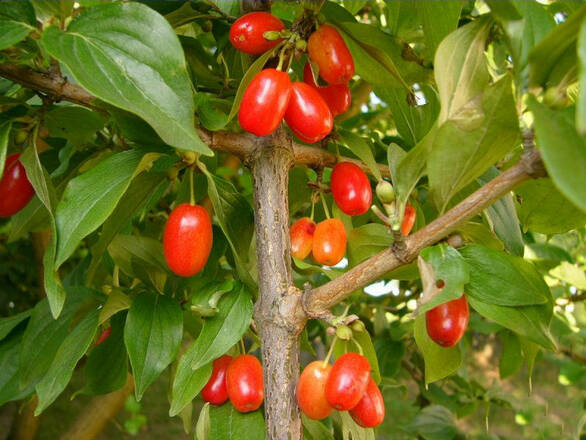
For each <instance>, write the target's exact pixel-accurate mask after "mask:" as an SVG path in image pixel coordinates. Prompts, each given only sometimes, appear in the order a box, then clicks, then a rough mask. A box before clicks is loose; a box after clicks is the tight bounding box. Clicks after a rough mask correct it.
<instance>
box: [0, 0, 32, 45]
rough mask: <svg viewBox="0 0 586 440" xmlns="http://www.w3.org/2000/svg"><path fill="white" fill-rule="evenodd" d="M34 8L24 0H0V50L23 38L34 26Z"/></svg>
mask: <svg viewBox="0 0 586 440" xmlns="http://www.w3.org/2000/svg"><path fill="white" fill-rule="evenodd" d="M35 22H36V18H35V10H34V9H33V7H32V5H31V4H30V2H28V1H26V0H19V1H13V0H0V50H4V49H7V48H9V47H10V46H12V45H14V44H16V43H19V42H20V41H22V40H24V39H25V38H26V37H27V36H28V35H29V34H30V33H31V32H34V31H35V30H36V28H35Z"/></svg>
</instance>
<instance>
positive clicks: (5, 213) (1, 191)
mask: <svg viewBox="0 0 586 440" xmlns="http://www.w3.org/2000/svg"><path fill="white" fill-rule="evenodd" d="M19 157H20V154H11V155H10V156H8V157H7V158H6V164H5V165H4V174H3V176H2V180H0V218H4V217H10V216H12V215H14V214H16V213H17V212H18V211H20V210H21V209H22V208H24V207H25V206H26V205H27V203H28V202H30V200H31V199H32V198H33V196H34V195H35V190H34V188H33V186H32V185H31V183H30V182H29V180H28V178H27V177H26V171H25V169H24V167H23V166H22V164H21V163H20V160H18V158H19Z"/></svg>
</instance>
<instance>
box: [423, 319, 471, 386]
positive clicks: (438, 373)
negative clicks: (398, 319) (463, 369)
mask: <svg viewBox="0 0 586 440" xmlns="http://www.w3.org/2000/svg"><path fill="white" fill-rule="evenodd" d="M414 334H415V342H416V343H417V346H418V347H419V350H421V353H422V354H423V360H424V361H425V383H426V384H428V383H431V382H435V381H436V380H439V379H443V378H444V377H446V376H449V375H450V374H452V373H454V372H456V371H457V370H458V368H460V364H461V363H462V353H461V352H460V346H459V345H456V346H455V347H450V348H444V347H442V346H440V345H438V344H436V343H435V342H433V341H432V340H431V339H430V337H429V335H428V334H427V327H426V324H425V315H419V316H418V317H417V318H415V330H414Z"/></svg>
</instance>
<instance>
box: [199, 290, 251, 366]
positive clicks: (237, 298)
mask: <svg viewBox="0 0 586 440" xmlns="http://www.w3.org/2000/svg"><path fill="white" fill-rule="evenodd" d="M218 309H219V310H218V313H217V314H216V315H214V316H213V317H211V318H208V319H206V320H205V321H204V324H203V328H202V330H201V333H200V334H199V337H198V338H197V340H196V341H195V343H194V344H193V346H194V348H193V350H194V353H193V359H194V362H193V363H192V365H191V368H192V369H193V370H196V369H198V368H200V367H201V366H202V365H205V364H207V363H209V362H211V361H213V360H214V359H216V358H219V357H220V356H221V355H223V354H224V353H226V352H227V351H228V349H229V348H230V347H232V346H233V345H234V344H236V343H237V342H238V341H239V340H240V338H241V337H242V335H243V334H244V332H246V329H248V326H249V325H250V321H251V319H252V297H251V295H250V292H249V291H248V289H247V288H246V287H245V286H244V285H235V286H234V289H233V290H232V292H230V293H227V294H225V295H223V296H222V299H221V300H220V302H219V303H218Z"/></svg>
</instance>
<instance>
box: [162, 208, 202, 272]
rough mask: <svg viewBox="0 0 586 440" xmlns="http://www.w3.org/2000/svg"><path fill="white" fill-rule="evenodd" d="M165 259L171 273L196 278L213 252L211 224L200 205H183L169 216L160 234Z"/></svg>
mask: <svg viewBox="0 0 586 440" xmlns="http://www.w3.org/2000/svg"><path fill="white" fill-rule="evenodd" d="M163 250H164V253H165V259H166V260H167V264H168V265H169V269H171V270H172V271H173V272H174V273H176V274H177V275H179V276H182V277H190V276H192V275H195V274H196V273H198V272H199V271H200V270H202V269H203V267H204V266H205V265H206V262H207V261H208V257H209V256H210V251H211V250H212V222H211V220H210V216H209V214H208V212H207V211H206V210H205V209H204V208H202V207H201V206H199V205H190V204H189V203H183V204H181V205H179V206H177V207H176V208H175V209H174V210H173V211H172V212H171V215H169V220H167V224H166V225H165V232H164V234H163Z"/></svg>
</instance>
